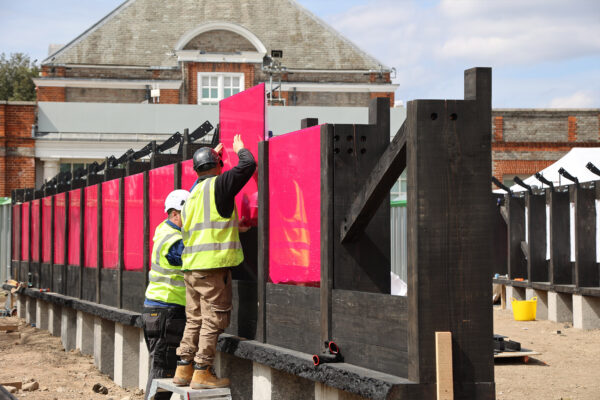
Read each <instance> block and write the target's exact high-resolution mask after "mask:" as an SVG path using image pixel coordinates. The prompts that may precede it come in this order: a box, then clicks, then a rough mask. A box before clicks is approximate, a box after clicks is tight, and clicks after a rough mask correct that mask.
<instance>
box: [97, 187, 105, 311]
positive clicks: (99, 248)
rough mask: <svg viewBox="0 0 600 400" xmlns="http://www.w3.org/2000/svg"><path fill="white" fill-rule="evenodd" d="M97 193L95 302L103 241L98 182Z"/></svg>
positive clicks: (98, 287)
mask: <svg viewBox="0 0 600 400" xmlns="http://www.w3.org/2000/svg"><path fill="white" fill-rule="evenodd" d="M96 187H97V188H98V189H97V192H96V193H97V195H96V199H97V200H96V201H97V203H96V215H97V217H96V220H97V224H96V225H97V229H98V231H97V234H96V238H97V242H96V245H97V253H96V264H97V265H96V303H100V293H101V290H100V286H101V285H102V270H101V269H102V250H103V247H104V246H103V241H102V236H103V235H102V184H101V183H98V184H97V185H96Z"/></svg>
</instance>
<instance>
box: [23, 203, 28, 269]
mask: <svg viewBox="0 0 600 400" xmlns="http://www.w3.org/2000/svg"><path fill="white" fill-rule="evenodd" d="M29 207H30V204H29V203H23V204H22V205H21V222H22V224H21V260H23V261H29Z"/></svg>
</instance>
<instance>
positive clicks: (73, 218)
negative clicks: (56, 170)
mask: <svg viewBox="0 0 600 400" xmlns="http://www.w3.org/2000/svg"><path fill="white" fill-rule="evenodd" d="M80 193H81V192H80V191H79V190H72V191H70V192H69V264H70V265H79V241H80V235H79V230H80V226H81V203H80V202H81V194H80Z"/></svg>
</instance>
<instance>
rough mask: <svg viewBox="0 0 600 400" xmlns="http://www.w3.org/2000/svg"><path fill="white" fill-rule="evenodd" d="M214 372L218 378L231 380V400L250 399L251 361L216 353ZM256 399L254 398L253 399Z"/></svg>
mask: <svg viewBox="0 0 600 400" xmlns="http://www.w3.org/2000/svg"><path fill="white" fill-rule="evenodd" d="M214 367H215V372H216V373H217V375H218V376H219V377H220V378H223V377H225V378H229V379H231V386H230V387H229V388H230V389H231V398H233V399H251V398H253V397H252V381H253V366H252V361H250V360H244V359H241V358H237V357H234V356H232V355H231V354H227V353H221V352H217V356H216V358H215V365H214ZM254 398H256V397H254Z"/></svg>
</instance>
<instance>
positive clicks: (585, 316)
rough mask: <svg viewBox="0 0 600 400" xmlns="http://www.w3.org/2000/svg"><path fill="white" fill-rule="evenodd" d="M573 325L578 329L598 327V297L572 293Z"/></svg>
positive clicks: (599, 302) (599, 301) (599, 315)
mask: <svg viewBox="0 0 600 400" xmlns="http://www.w3.org/2000/svg"><path fill="white" fill-rule="evenodd" d="M573 326H574V327H575V328H579V329H600V298H598V297H590V296H582V295H579V294H574V295H573Z"/></svg>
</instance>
